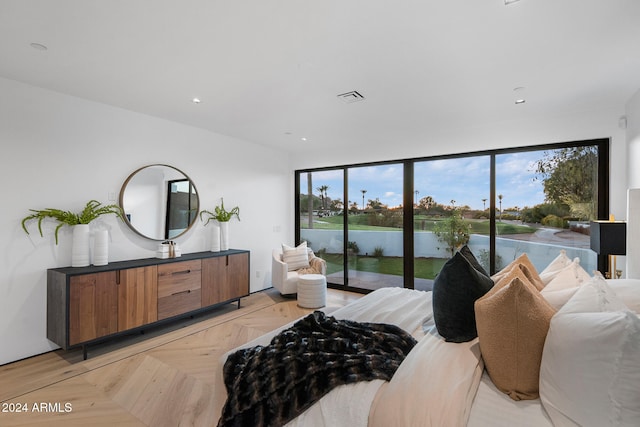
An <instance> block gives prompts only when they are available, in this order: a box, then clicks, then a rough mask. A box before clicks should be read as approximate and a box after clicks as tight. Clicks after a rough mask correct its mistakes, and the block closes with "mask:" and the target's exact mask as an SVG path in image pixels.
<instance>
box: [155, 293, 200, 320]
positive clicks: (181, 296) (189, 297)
mask: <svg viewBox="0 0 640 427" xmlns="http://www.w3.org/2000/svg"><path fill="white" fill-rule="evenodd" d="M200 307H201V296H200V289H187V290H184V291H178V292H176V293H174V294H172V295H169V296H166V297H163V298H158V320H162V319H167V318H169V317H172V316H177V315H179V314H183V313H187V312H189V311H193V310H197V309H199V308H200Z"/></svg>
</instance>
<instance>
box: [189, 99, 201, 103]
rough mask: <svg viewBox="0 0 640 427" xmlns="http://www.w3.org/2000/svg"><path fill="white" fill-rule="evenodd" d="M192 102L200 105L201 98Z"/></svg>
mask: <svg viewBox="0 0 640 427" xmlns="http://www.w3.org/2000/svg"><path fill="white" fill-rule="evenodd" d="M191 102H193V103H194V104H200V98H193V99H192V100H191Z"/></svg>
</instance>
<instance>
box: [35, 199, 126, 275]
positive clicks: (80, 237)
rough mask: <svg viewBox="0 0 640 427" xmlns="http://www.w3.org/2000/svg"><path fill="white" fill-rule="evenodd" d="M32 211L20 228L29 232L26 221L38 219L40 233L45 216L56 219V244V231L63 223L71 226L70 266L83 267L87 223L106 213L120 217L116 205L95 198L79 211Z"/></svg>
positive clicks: (87, 236)
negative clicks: (105, 203)
mask: <svg viewBox="0 0 640 427" xmlns="http://www.w3.org/2000/svg"><path fill="white" fill-rule="evenodd" d="M29 210H30V211H31V212H33V213H32V214H31V215H28V216H26V217H24V218H23V219H22V229H23V230H24V232H25V233H27V234H29V230H27V222H29V221H31V220H35V219H37V220H38V231H39V232H40V236H43V233H42V221H44V220H45V219H46V218H50V219H53V220H55V221H58V222H59V224H58V225H57V226H56V229H55V238H56V245H57V244H58V231H60V228H62V226H63V225H69V226H72V227H73V247H72V255H71V266H72V267H84V266H87V265H89V223H90V222H91V221H93V220H94V219H96V218H98V217H100V216H102V215H107V214H114V215H116V216H117V217H118V218H120V219H122V217H123V213H122V209H121V208H120V206H118V205H104V206H103V205H102V203H100V202H98V201H97V200H89V201H88V202H87V204H86V205H85V207H84V209H83V210H82V211H81V212H80V213H75V212H71V211H63V210H61V209H52V208H47V209H41V210H38V209H29Z"/></svg>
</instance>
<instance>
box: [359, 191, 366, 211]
mask: <svg viewBox="0 0 640 427" xmlns="http://www.w3.org/2000/svg"><path fill="white" fill-rule="evenodd" d="M360 192H361V193H362V211H363V212H364V193H366V192H367V190H360Z"/></svg>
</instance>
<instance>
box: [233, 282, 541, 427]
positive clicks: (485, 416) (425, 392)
mask: <svg viewBox="0 0 640 427" xmlns="http://www.w3.org/2000/svg"><path fill="white" fill-rule="evenodd" d="M331 315H332V316H335V317H336V318H337V319H351V320H355V321H359V322H382V323H389V324H394V325H397V326H399V327H401V328H403V329H404V330H406V331H408V332H410V333H412V335H413V336H414V337H416V339H418V340H419V343H418V344H417V345H416V347H415V348H414V349H413V350H412V351H411V353H409V355H408V356H407V358H406V359H405V361H404V362H403V364H402V365H401V366H400V368H399V369H398V371H397V372H396V376H398V378H397V382H398V384H400V382H402V381H403V378H401V377H403V376H404V380H406V379H407V378H410V377H412V376H413V379H414V381H413V384H411V385H410V386H407V387H404V386H402V385H396V388H395V389H394V388H393V387H394V384H393V381H394V379H396V376H394V378H393V379H392V380H391V382H389V383H387V382H386V381H382V380H375V381H370V382H360V383H356V384H348V385H343V386H339V387H337V388H335V389H334V390H332V391H331V392H330V393H328V394H327V395H325V396H324V397H323V398H322V399H320V401H318V402H316V404H314V405H313V406H312V407H310V408H309V409H308V410H307V411H305V412H304V413H303V414H301V415H300V416H299V417H297V418H296V419H294V420H292V421H291V422H289V423H288V424H287V426H288V427H303V426H304V427H309V426H311V427H321V426H323V427H340V426H345V427H367V426H372V427H377V426H385V427H391V426H397V427H404V426H407V425H429V426H449V425H451V426H464V425H468V426H472V427H479V426H482V427H484V426H514V425H518V426H536V427H538V426H541V427H545V426H551V425H552V424H551V422H550V420H549V417H548V416H547V414H546V412H545V410H544V408H543V407H542V404H541V402H540V400H539V399H536V400H529V401H519V402H515V401H513V400H511V399H510V398H509V397H508V396H507V395H505V394H503V393H501V392H500V391H499V390H497V389H496V388H495V386H494V385H493V383H492V382H491V380H490V379H489V377H488V375H487V374H486V371H484V370H483V369H484V368H483V364H482V360H481V357H480V353H479V348H478V345H477V338H476V339H475V340H473V341H470V342H468V343H460V344H456V343H445V342H444V340H443V339H442V338H441V337H439V335H438V334H437V331H436V330H435V328H434V327H432V325H433V320H432V319H433V315H432V304H431V292H423V291H416V290H410V289H403V288H382V289H378V290H376V291H374V292H372V293H370V294H368V295H365V296H364V297H362V298H360V299H358V300H356V301H354V302H353V303H350V304H349V305H347V306H345V307H342V308H340V309H338V310H336V311H335V312H333V313H331ZM292 324H293V322H291V323H290V324H288V325H285V326H283V327H282V328H279V329H277V330H275V331H272V332H270V333H268V334H265V335H263V336H261V337H259V338H257V339H255V340H253V341H251V342H248V343H247V344H245V345H243V346H241V347H250V346H254V345H266V344H268V343H269V341H270V340H271V338H272V337H273V336H274V335H276V334H277V333H278V332H280V331H281V330H282V329H285V328H287V327H289V326H291V325H292ZM421 344H422V345H421ZM434 344H435V345H434ZM241 347H239V348H241ZM463 349H464V350H466V351H464V350H463ZM235 350H236V349H234V350H233V351H235ZM434 357H435V358H436V360H438V362H437V363H433V358H434ZM425 360H429V363H424V362H425ZM405 364H406V365H405ZM409 364H411V365H412V366H411V367H408V365H409ZM403 367H404V369H403ZM416 367H417V368H416ZM416 369H417V370H418V371H415V370H416ZM403 371H404V372H403ZM483 372H484V374H483ZM430 379H431V381H430ZM403 384H404V383H403ZM387 388H389V391H391V394H385V393H386V392H387ZM401 393H404V395H402V394H401ZM393 395H396V399H397V400H395V401H393V402H390V400H391V399H389V396H393ZM383 400H384V402H383ZM403 400H406V401H407V402H411V404H412V405H413V406H412V407H414V408H415V407H417V406H420V407H419V408H418V412H414V414H413V415H414V416H415V417H413V418H414V419H411V418H412V417H411V414H409V417H399V416H398V414H401V413H403V412H402V411H404V409H402V411H399V412H397V413H396V414H393V413H389V410H391V409H393V407H396V408H398V407H399V406H398V405H399V403H398V402H401V401H403ZM390 404H391V406H389V405H390ZM385 405H386V406H385ZM376 408H378V411H377V412H376ZM425 411H426V412H425ZM425 413H430V414H431V415H429V416H427V417H426V418H427V419H425V415H424V414H425ZM385 414H386V418H385ZM370 415H371V417H370ZM370 418H371V419H370ZM387 418H389V419H387Z"/></svg>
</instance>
